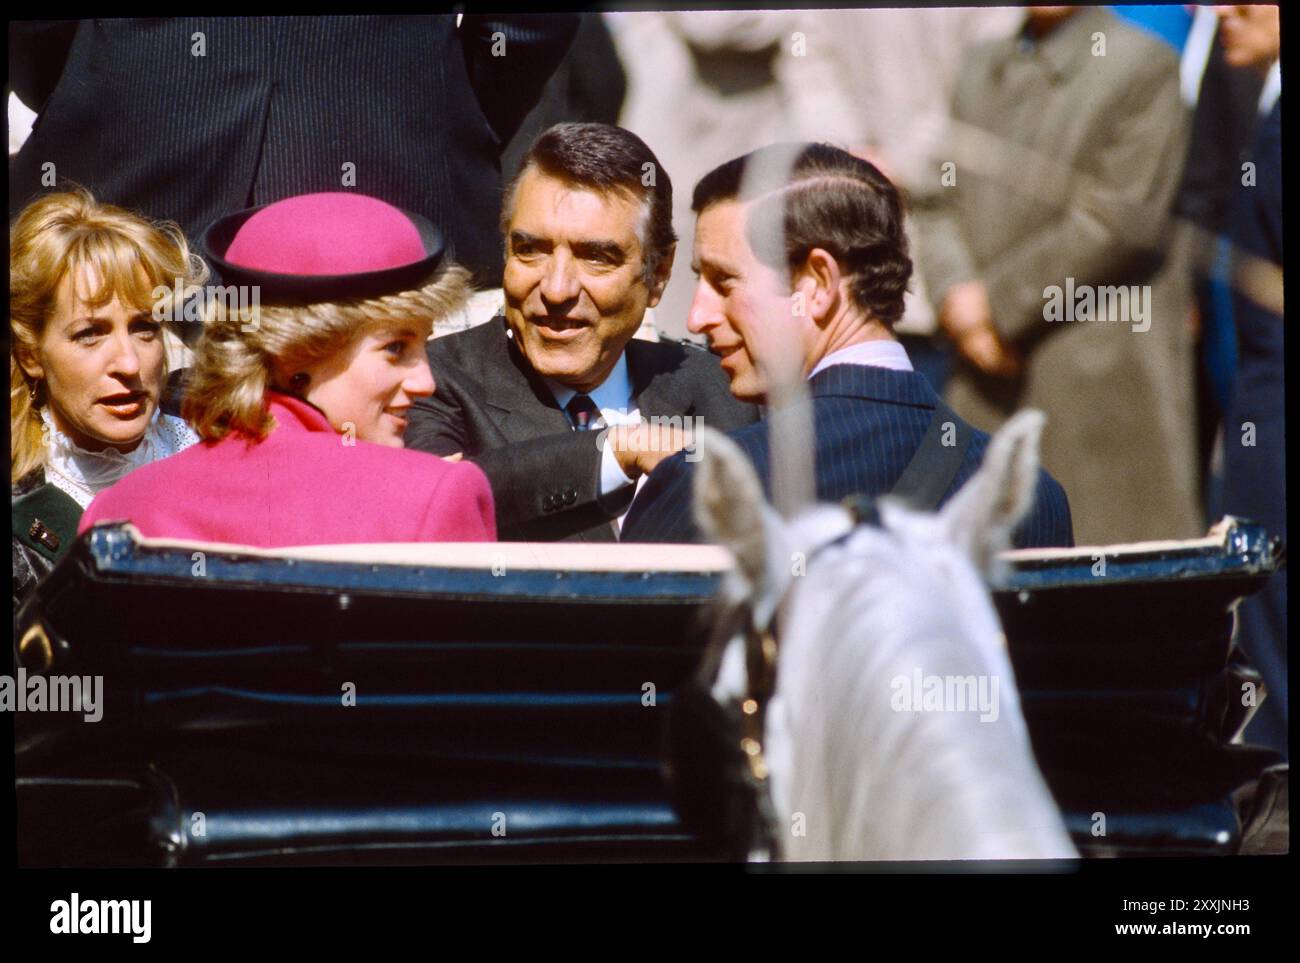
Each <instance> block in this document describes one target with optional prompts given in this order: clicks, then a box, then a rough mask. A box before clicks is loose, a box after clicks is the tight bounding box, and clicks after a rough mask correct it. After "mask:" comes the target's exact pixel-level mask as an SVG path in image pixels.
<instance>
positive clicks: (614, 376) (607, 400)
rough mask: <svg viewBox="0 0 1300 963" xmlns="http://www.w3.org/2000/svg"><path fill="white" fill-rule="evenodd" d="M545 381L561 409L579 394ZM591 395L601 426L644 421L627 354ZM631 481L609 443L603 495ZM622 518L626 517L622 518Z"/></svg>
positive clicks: (603, 459)
mask: <svg viewBox="0 0 1300 963" xmlns="http://www.w3.org/2000/svg"><path fill="white" fill-rule="evenodd" d="M543 380H544V381H545V382H546V386H547V387H548V388H550V389H551V394H553V395H554V396H555V401H556V403H557V404H558V405H559V406H560V409H561V410H564V408H565V406H566V405H568V403H569V402H570V401H572V400H573V398H574V396H575V395H577V394H578V392H576V391H574V390H573V389H572V388H570V387H568V386H567V385H562V384H560V383H559V382H558V381H552V380H551V379H550V378H545V379H543ZM587 396H588V397H589V398H591V401H592V403H593V404H594V405H595V406H596V407H597V408H599V409H600V425H599V426H598V427H602V428H613V427H615V426H617V425H639V424H640V423H641V409H640V408H639V407H638V406H637V403H636V400H635V399H634V398H633V397H632V379H631V378H630V377H629V376H628V373H627V354H626V353H624V354H622V355H620V356H619V359H618V361H617V362H616V363H615V365H614V369H613V370H612V371H611V372H610V373H609V377H607V378H606V379H605V380H604V381H602V382H601V383H600V384H599V385H597V386H596V387H595V388H593V389H592V390H591V391H588V392H587ZM565 415H566V416H567V415H568V412H567V411H565ZM592 437H593V438H595V435H594V434H593V435H592ZM630 484H632V479H631V478H628V477H627V473H626V472H624V471H623V469H622V468H621V467H619V464H618V458H616V457H615V456H614V449H613V448H611V447H610V446H608V445H606V446H605V450H604V451H603V452H602V453H601V456H600V494H601V495H608V494H610V493H611V492H614V491H617V490H618V489H620V488H622V487H623V486H624V485H630ZM621 521H622V519H620V522H621Z"/></svg>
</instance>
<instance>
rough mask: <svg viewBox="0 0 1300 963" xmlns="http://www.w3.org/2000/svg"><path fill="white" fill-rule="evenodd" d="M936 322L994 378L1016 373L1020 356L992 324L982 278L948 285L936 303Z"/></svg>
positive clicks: (958, 349) (1019, 364)
mask: <svg viewBox="0 0 1300 963" xmlns="http://www.w3.org/2000/svg"><path fill="white" fill-rule="evenodd" d="M939 325H940V326H941V327H942V328H943V330H944V333H945V334H947V335H948V337H949V339H950V340H951V341H952V343H953V345H954V346H955V347H956V348H957V352H958V353H959V354H960V355H961V356H962V357H963V358H965V359H966V360H967V361H969V362H970V363H971V364H973V365H974V366H975V367H977V368H979V369H980V370H981V371H983V372H984V373H985V374H988V375H992V376H994V377H997V378H1011V377H1014V376H1015V375H1017V374H1019V372H1020V369H1021V361H1020V357H1019V356H1018V355H1017V354H1016V352H1015V351H1014V349H1012V348H1011V347H1010V346H1009V345H1007V344H1005V343H1003V341H1002V338H1001V337H1000V336H999V335H998V330H997V328H995V327H994V326H993V308H992V306H991V305H990V304H989V293H988V290H987V289H986V288H985V287H984V284H983V282H981V281H963V282H962V283H961V284H954V285H953V286H952V287H951V288H949V289H948V293H947V295H945V296H944V299H943V304H942V305H940V307H939Z"/></svg>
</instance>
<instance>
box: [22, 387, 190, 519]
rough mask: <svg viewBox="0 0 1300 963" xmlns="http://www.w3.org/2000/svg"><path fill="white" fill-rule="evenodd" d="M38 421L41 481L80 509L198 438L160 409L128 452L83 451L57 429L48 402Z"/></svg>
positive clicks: (106, 449) (110, 450)
mask: <svg viewBox="0 0 1300 963" xmlns="http://www.w3.org/2000/svg"><path fill="white" fill-rule="evenodd" d="M41 420H42V421H43V422H44V423H45V426H46V430H47V432H48V437H49V450H48V452H47V457H46V459H45V480H46V481H47V482H49V483H50V484H52V485H54V486H55V487H56V488H59V489H61V490H62V491H64V492H67V494H69V495H71V496H72V498H73V499H74V500H75V501H76V502H77V504H78V505H80V506H81V507H82V508H83V509H84V508H85V507H86V506H87V505H89V504H90V502H91V499H93V498H94V497H95V496H96V495H98V494H99V493H100V492H102V491H103V490H104V489H105V488H108V487H109V486H110V485H112V484H114V483H116V482H117V481H119V480H120V479H121V478H122V477H123V476H124V475H126V474H127V473H128V472H130V471H133V470H134V469H136V468H139V467H140V466H141V465H147V464H148V463H149V462H151V461H157V460H158V459H159V458H166V457H167V456H168V455H174V454H176V452H178V451H181V450H183V449H185V448H188V447H189V446H190V445H192V444H194V443H195V442H197V441H198V440H199V437H198V435H196V434H195V433H194V432H193V430H191V428H190V426H189V425H187V424H185V422H183V421H182V420H181V419H179V418H174V417H172V416H171V415H164V414H163V413H162V409H161V408H159V409H156V410H155V411H154V413H153V419H152V420H151V421H150V422H149V427H148V428H147V429H146V430H145V433H144V437H143V438H142V439H140V444H138V445H136V446H135V449H134V450H133V451H129V452H121V451H118V450H117V449H116V448H112V447H109V448H105V449H104V450H103V451H86V449H84V448H82V447H81V446H80V445H78V444H77V443H76V442H74V441H73V440H72V439H71V438H69V437H68V436H67V435H65V434H64V433H63V432H61V431H60V430H59V429H58V427H57V426H56V425H55V424H54V418H53V417H52V416H51V415H50V409H49V406H48V405H46V406H45V407H43V408H41Z"/></svg>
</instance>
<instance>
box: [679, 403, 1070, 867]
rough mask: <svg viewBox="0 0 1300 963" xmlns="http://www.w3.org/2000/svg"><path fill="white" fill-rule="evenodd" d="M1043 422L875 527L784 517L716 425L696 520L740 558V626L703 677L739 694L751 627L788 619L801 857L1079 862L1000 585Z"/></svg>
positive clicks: (794, 829)
mask: <svg viewBox="0 0 1300 963" xmlns="http://www.w3.org/2000/svg"><path fill="white" fill-rule="evenodd" d="M1043 421H1044V419H1043V416H1042V415H1041V414H1040V413H1038V412H1023V413H1021V414H1019V415H1017V416H1016V417H1014V418H1012V419H1011V420H1010V421H1009V422H1008V423H1007V425H1006V426H1005V427H1004V428H1003V429H1002V431H1000V432H999V433H998V435H997V436H996V437H995V438H994V439H993V441H992V443H991V444H990V446H989V449H988V451H987V454H986V457H985V459H984V463H983V465H982V466H981V467H980V469H979V471H978V472H977V473H976V474H975V475H974V476H973V477H972V478H971V479H970V481H969V482H968V483H967V484H966V485H965V486H963V488H962V489H961V491H960V492H958V493H957V495H956V496H954V497H953V498H952V499H951V501H950V502H949V503H948V504H947V505H946V506H945V507H944V508H943V510H942V511H940V512H938V513H925V512H917V511H914V510H912V509H910V508H908V507H907V506H906V505H904V504H902V503H901V502H899V501H896V500H891V499H889V498H884V499H882V500H881V503H880V505H879V514H880V519H881V527H879V528H876V527H869V526H860V527H856V528H855V523H854V519H853V518H852V516H851V514H850V513H849V511H848V510H847V509H846V508H843V507H840V506H832V505H818V506H813V507H810V508H806V509H804V510H802V511H799V512H798V513H797V514H795V516H794V517H793V518H792V519H790V520H788V521H787V520H783V519H782V518H780V517H779V516H778V515H777V514H776V512H775V511H774V510H772V509H771V508H770V507H769V506H767V505H766V504H765V503H764V500H763V493H762V488H761V486H760V484H759V481H758V478H757V476H756V475H755V472H754V469H753V466H752V465H751V464H750V462H749V460H748V458H746V456H745V455H744V453H743V452H741V451H740V449H739V448H737V447H736V446H735V445H734V444H733V443H732V442H731V441H730V440H729V439H727V438H726V437H725V436H723V435H720V434H718V433H716V432H711V431H708V432H705V433H704V434H703V436H702V438H701V442H700V444H701V448H702V449H703V451H704V457H703V459H702V461H701V464H700V466H699V468H700V471H699V475H698V476H697V480H696V487H695V512H696V517H697V519H698V521H699V524H700V526H701V528H702V529H703V530H704V531H705V532H707V533H708V534H709V535H710V536H712V538H713V539H714V540H715V541H717V542H719V543H721V544H723V545H725V546H726V547H728V548H729V549H730V550H731V551H732V553H733V555H734V556H735V559H736V565H735V568H734V569H733V570H732V572H730V573H729V574H728V576H727V577H726V578H725V579H724V582H723V586H722V591H721V608H722V611H721V612H720V620H721V624H726V625H729V626H733V627H734V626H737V625H738V626H740V628H739V630H738V631H737V632H736V634H735V635H733V636H730V637H727V635H726V633H723V634H722V635H721V636H719V638H718V639H717V640H716V642H715V645H714V647H713V650H712V651H711V653H710V656H709V659H708V660H706V673H710V674H711V673H712V672H713V670H714V667H715V666H716V676H711V677H712V678H713V688H712V692H713V695H714V698H716V699H717V700H718V701H720V702H723V703H724V704H725V703H726V702H728V701H729V700H733V699H740V698H743V697H744V694H745V691H746V678H747V676H746V664H745V651H746V650H745V645H746V643H745V636H746V632H747V630H750V629H752V630H753V631H755V632H761V631H762V630H763V629H765V628H767V627H768V626H769V625H772V624H773V619H774V618H777V617H778V615H779V619H780V621H779V627H778V630H777V637H778V638H779V660H778V667H777V674H776V686H775V691H774V693H773V695H772V698H771V701H770V703H769V705H768V707H767V712H766V718H765V723H764V728H763V733H764V740H763V742H764V753H765V756H766V762H767V766H768V770H769V772H770V790H771V799H772V803H773V810H774V813H775V818H776V820H777V822H778V825H777V826H776V827H774V830H775V836H776V838H777V839H778V840H779V846H780V849H781V852H782V855H784V856H785V857H786V858H791V859H803V860H822V859H966V858H983V859H1000V858H1025V857H1068V856H1074V855H1075V850H1074V848H1073V846H1072V845H1071V844H1070V840H1069V837H1068V835H1067V834H1066V832H1065V829H1064V826H1063V824H1062V822H1061V817H1060V813H1059V811H1058V810H1057V808H1056V805H1055V803H1054V802H1053V800H1052V797H1051V795H1050V793H1049V792H1048V790H1047V787H1046V785H1045V784H1044V782H1043V779H1042V776H1041V774H1040V773H1039V771H1038V767H1037V764H1036V763H1035V761H1034V758H1033V752H1032V749H1031V747H1030V743H1029V737H1028V732H1027V729H1026V727H1025V723H1024V718H1023V716H1022V714H1021V711H1020V706H1019V699H1018V696H1017V691H1016V686H1015V679H1014V676H1013V673H1012V669H1011V664H1010V661H1009V659H1008V657H1007V653H1006V642H1005V639H1004V637H1003V635H1002V630H1001V626H1000V624H999V622H998V618H997V614H996V612H995V610H994V608H993V604H992V600H991V599H990V597H989V591H988V587H987V584H988V581H990V580H992V581H996V580H998V579H1000V578H1001V576H1002V573H1001V571H1000V568H999V562H998V553H999V552H1000V551H1002V550H1004V549H1006V548H1008V547H1009V546H1010V544H1011V534H1012V531H1013V530H1014V528H1015V526H1016V524H1017V523H1018V522H1019V521H1020V519H1021V518H1022V517H1023V516H1024V515H1025V514H1026V512H1027V511H1028V510H1029V508H1030V506H1031V504H1032V501H1033V496H1034V490H1035V484H1036V481H1037V473H1038V439H1039V436H1040V434H1041V431H1042V426H1043ZM778 610H779V613H778ZM752 855H754V856H755V858H763V857H764V855H765V854H764V853H761V852H760V853H755V854H752Z"/></svg>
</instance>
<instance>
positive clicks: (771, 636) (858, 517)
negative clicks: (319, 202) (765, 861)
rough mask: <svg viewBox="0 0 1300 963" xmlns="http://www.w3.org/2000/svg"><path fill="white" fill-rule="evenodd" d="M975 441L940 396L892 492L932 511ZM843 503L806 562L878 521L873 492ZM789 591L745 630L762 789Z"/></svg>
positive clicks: (746, 730)
mask: <svg viewBox="0 0 1300 963" xmlns="http://www.w3.org/2000/svg"><path fill="white" fill-rule="evenodd" d="M970 441H971V430H970V427H969V426H968V425H967V424H966V423H965V422H963V421H962V420H961V419H960V418H959V417H957V414H956V412H954V411H953V410H952V409H951V408H949V407H948V406H947V405H946V404H944V403H943V401H942V400H937V401H936V404H935V408H934V415H933V416H932V417H931V418H930V424H929V425H928V427H927V428H926V431H925V436H924V437H923V438H922V439H921V444H920V445H919V446H918V447H917V449H916V451H915V453H913V455H912V458H911V460H909V461H908V463H907V466H906V467H905V468H904V469H903V473H902V474H901V475H899V476H898V481H897V482H895V483H894V486H893V488H891V489H890V491H889V494H890V495H891V496H894V497H898V498H903V499H905V500H906V501H907V502H908V504H909V505H910V506H911V507H912V508H913V509H915V510H916V511H933V510H934V509H936V508H937V507H938V506H939V502H940V501H941V500H942V498H943V496H944V495H945V494H947V492H948V489H949V488H951V487H952V484H953V482H954V481H955V480H956V478H957V474H958V473H959V472H960V471H961V466H962V462H963V461H964V460H965V457H966V449H967V448H968V447H969V445H970ZM840 504H841V505H843V507H844V508H845V510H847V511H848V513H849V515H850V517H851V518H852V519H853V526H852V527H851V528H849V529H848V530H847V531H845V532H842V533H840V534H839V535H836V536H835V537H834V538H832V539H830V540H828V541H826V542H824V543H822V544H821V545H818V546H816V547H815V548H813V549H812V550H811V551H809V552H807V553H806V556H805V564H806V563H808V562H811V561H812V560H813V559H814V558H816V557H817V555H819V554H820V553H822V552H823V551H825V550H826V549H828V548H831V547H833V546H835V545H841V544H843V543H844V542H845V541H847V540H848V538H849V536H850V535H852V534H853V531H854V529H856V528H857V527H858V526H859V525H864V524H873V525H874V524H878V523H879V515H878V513H877V511H876V500H875V499H874V498H872V497H871V496H870V495H862V494H858V495H850V496H849V497H847V498H845V499H843V500H842V501H841V502H840ZM790 584H791V585H793V584H794V583H793V582H791V583H790ZM789 592H790V586H786V588H785V591H784V592H782V594H781V598H780V599H779V600H778V602H777V604H776V606H775V607H774V608H773V609H772V616H771V618H770V619H769V620H768V623H767V624H766V625H764V626H762V627H759V626H756V625H754V624H753V623H752V622H750V623H749V624H748V627H747V628H746V630H745V675H746V685H745V698H744V700H742V702H741V704H740V712H741V719H742V721H743V724H742V729H741V740H740V748H741V750H742V751H743V752H744V754H745V759H746V761H747V762H748V763H749V775H750V777H751V778H752V779H753V780H754V782H755V783H756V784H757V787H758V788H759V789H760V790H761V789H765V788H766V784H767V778H768V774H769V770H768V766H767V760H766V758H765V757H764V745H763V731H764V726H765V723H766V719H767V705H768V702H769V701H770V700H771V698H772V693H773V692H774V691H775V690H776V669H777V653H778V651H779V646H778V645H777V638H776V632H775V629H774V625H775V622H776V616H777V613H778V612H780V611H781V609H782V607H783V606H784V605H785V598H786V596H787V595H788V594H789ZM760 798H761V799H764V800H768V802H766V803H765V805H767V806H770V795H769V794H768V793H766V792H763V793H760ZM773 845H775V839H773Z"/></svg>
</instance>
